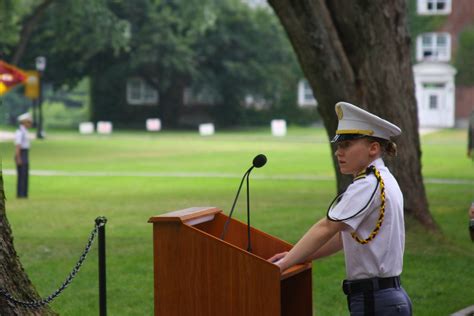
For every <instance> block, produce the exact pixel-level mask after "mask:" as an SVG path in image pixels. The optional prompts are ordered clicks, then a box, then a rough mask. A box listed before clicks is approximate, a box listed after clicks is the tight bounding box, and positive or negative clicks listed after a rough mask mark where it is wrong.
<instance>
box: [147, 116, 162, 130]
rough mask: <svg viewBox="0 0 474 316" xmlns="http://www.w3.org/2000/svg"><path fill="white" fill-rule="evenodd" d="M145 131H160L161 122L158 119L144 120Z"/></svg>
mask: <svg viewBox="0 0 474 316" xmlns="http://www.w3.org/2000/svg"><path fill="white" fill-rule="evenodd" d="M146 130H147V131H149V132H159V131H161V120H160V119H158V118H149V119H147V120H146Z"/></svg>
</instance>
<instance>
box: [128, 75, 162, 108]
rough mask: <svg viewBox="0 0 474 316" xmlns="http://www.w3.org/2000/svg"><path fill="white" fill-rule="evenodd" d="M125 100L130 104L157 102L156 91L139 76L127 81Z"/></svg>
mask: <svg viewBox="0 0 474 316" xmlns="http://www.w3.org/2000/svg"><path fill="white" fill-rule="evenodd" d="M127 102H128V104H131V105H153V104H156V103H157V102H158V91H156V89H155V88H153V87H151V86H150V85H148V84H147V83H146V82H145V80H143V79H141V78H131V79H128V81H127Z"/></svg>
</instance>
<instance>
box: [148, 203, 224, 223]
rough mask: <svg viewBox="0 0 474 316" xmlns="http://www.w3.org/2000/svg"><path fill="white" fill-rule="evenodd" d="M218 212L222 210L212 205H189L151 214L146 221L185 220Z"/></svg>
mask: <svg viewBox="0 0 474 316" xmlns="http://www.w3.org/2000/svg"><path fill="white" fill-rule="evenodd" d="M220 212H222V210H221V209H218V208H217V207H214V206H201V207H190V208H186V209H183V210H178V211H173V212H168V213H165V214H161V215H156V216H152V217H150V219H149V220H148V223H156V222H175V221H181V222H185V221H189V220H191V219H195V218H199V217H203V216H208V215H215V214H217V213H220Z"/></svg>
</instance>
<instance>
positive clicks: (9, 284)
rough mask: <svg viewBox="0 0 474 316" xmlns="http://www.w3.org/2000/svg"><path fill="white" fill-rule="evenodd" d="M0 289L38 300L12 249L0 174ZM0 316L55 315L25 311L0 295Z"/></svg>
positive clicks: (23, 299)
mask: <svg viewBox="0 0 474 316" xmlns="http://www.w3.org/2000/svg"><path fill="white" fill-rule="evenodd" d="M0 287H1V288H2V289H5V290H7V291H8V292H9V293H10V294H11V295H13V297H14V298H16V299H18V300H22V301H31V300H39V299H40V297H39V295H38V293H37V292H36V290H35V288H34V287H33V285H32V284H31V281H30V279H28V276H27V275H26V273H25V271H24V270H23V267H22V266H21V263H20V260H19V258H18V256H17V254H16V251H15V248H14V247H13V237H12V231H11V229H10V224H9V223H8V220H7V217H6V213H5V192H4V190H3V177H2V174H1V172H0ZM0 315H2V316H13V315H15V316H16V315H20V316H24V315H56V314H55V313H54V312H52V311H51V309H49V308H48V307H45V308H38V309H26V308H22V307H19V306H16V305H14V304H12V303H10V302H9V301H7V300H6V299H5V298H4V297H3V296H1V295H0Z"/></svg>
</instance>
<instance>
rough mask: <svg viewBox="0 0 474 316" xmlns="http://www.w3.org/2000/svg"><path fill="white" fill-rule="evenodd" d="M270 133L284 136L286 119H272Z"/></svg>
mask: <svg viewBox="0 0 474 316" xmlns="http://www.w3.org/2000/svg"><path fill="white" fill-rule="evenodd" d="M272 135H273V136H285V135H286V121H285V120H272Z"/></svg>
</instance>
